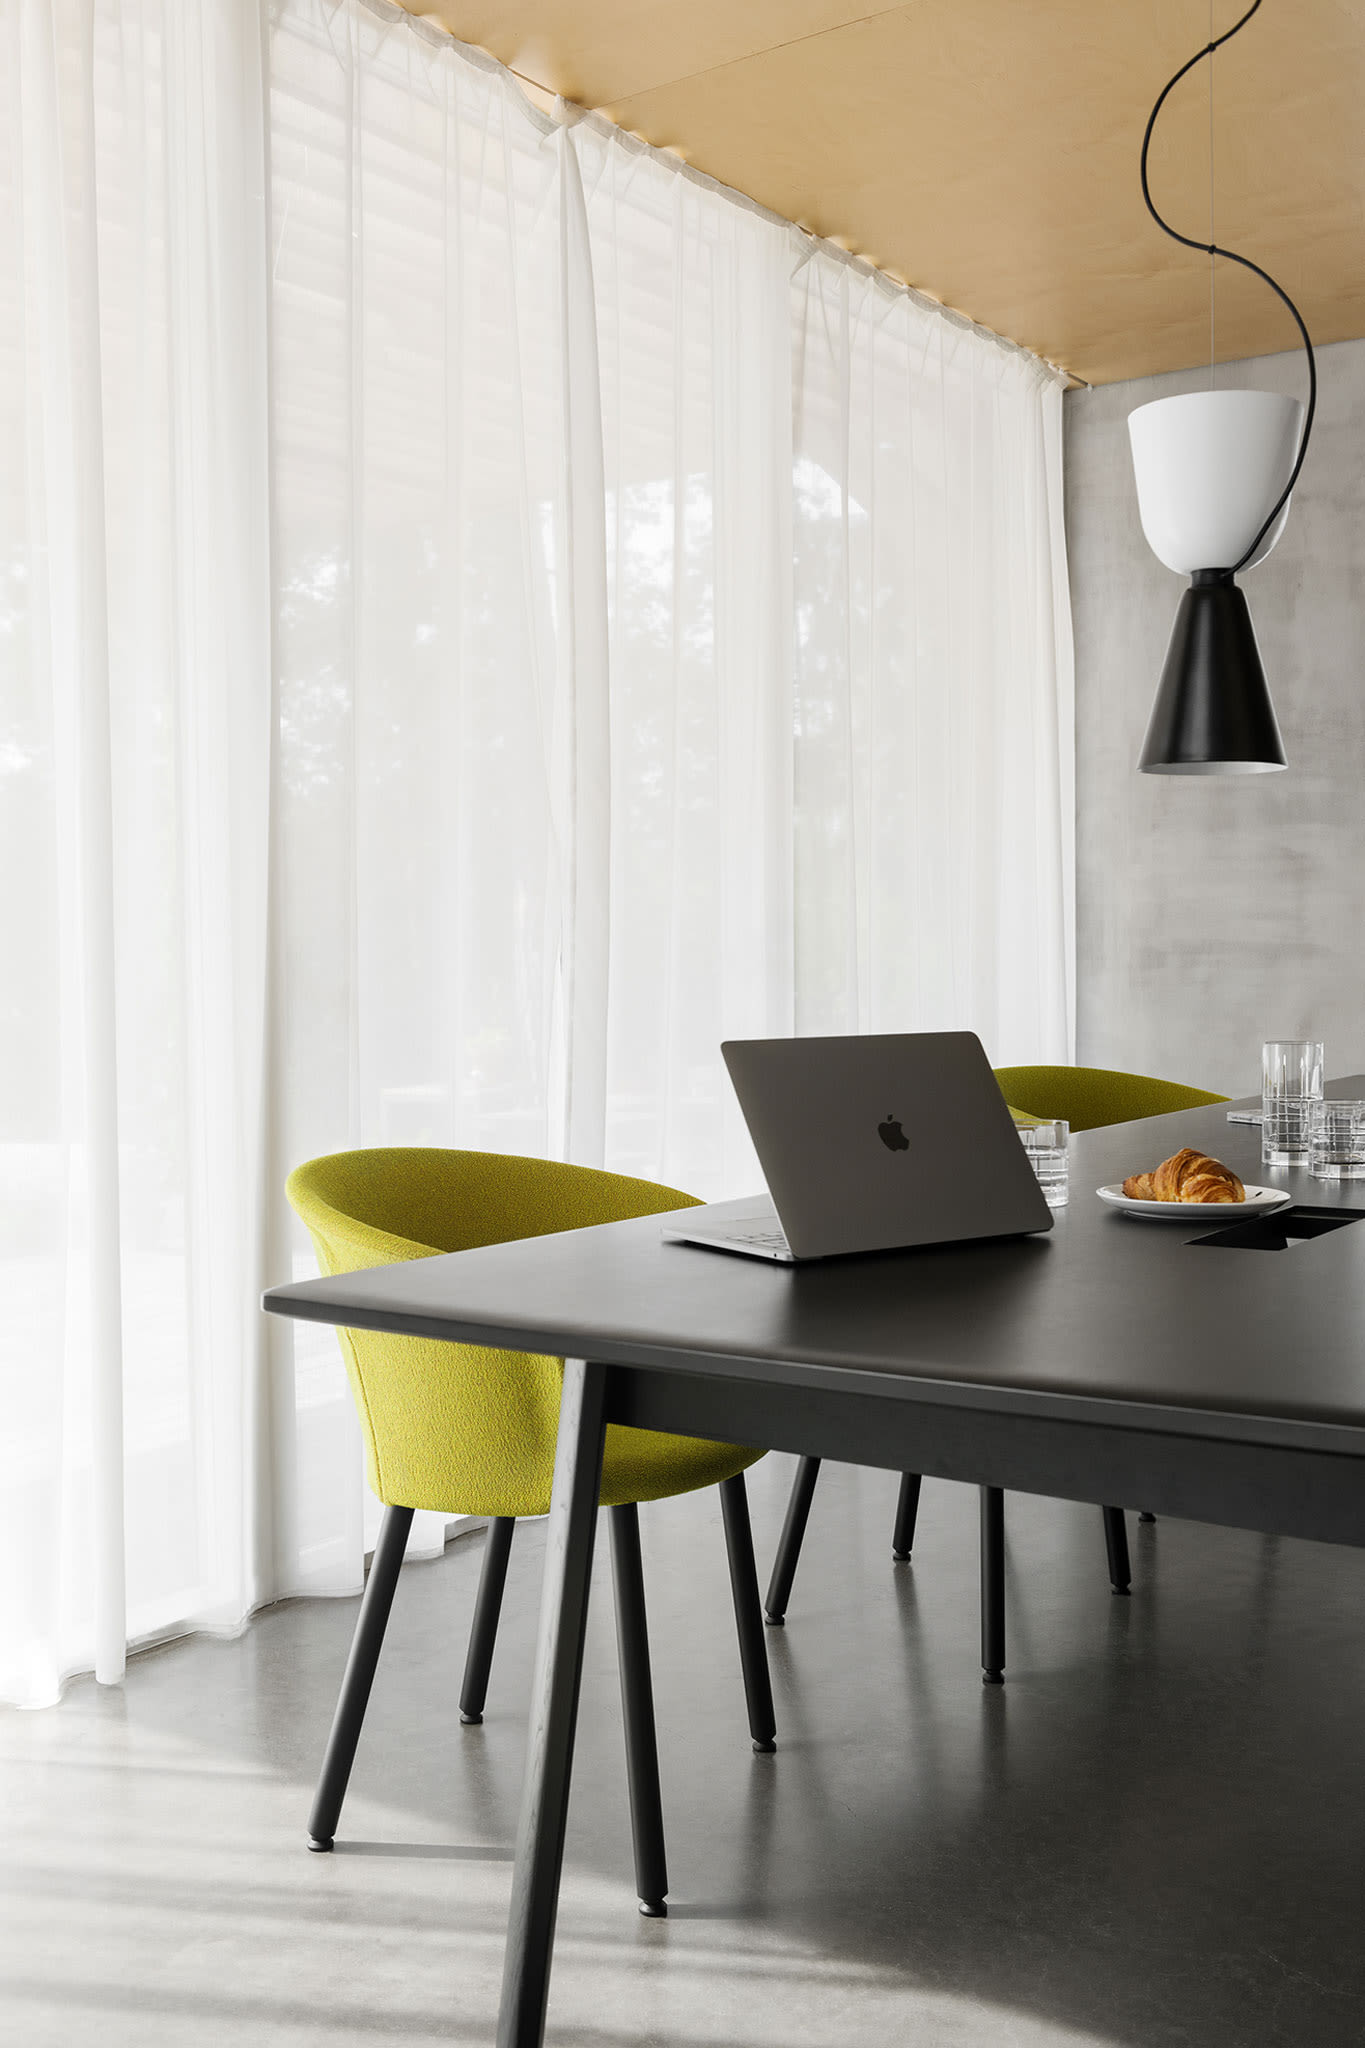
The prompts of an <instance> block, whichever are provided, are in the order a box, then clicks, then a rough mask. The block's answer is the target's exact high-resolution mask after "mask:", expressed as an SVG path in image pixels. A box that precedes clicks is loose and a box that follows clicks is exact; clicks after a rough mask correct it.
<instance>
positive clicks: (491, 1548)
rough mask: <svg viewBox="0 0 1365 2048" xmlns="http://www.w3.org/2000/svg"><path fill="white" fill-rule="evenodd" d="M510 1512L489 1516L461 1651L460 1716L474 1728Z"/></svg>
mask: <svg viewBox="0 0 1365 2048" xmlns="http://www.w3.org/2000/svg"><path fill="white" fill-rule="evenodd" d="M516 1526H517V1524H516V1517H515V1516H514V1515H493V1516H491V1517H490V1518H489V1523H488V1534H487V1535H486V1536H485V1537H484V1544H483V1569H482V1570H481V1571H480V1573H479V1591H478V1595H477V1597H476V1599H475V1601H474V1621H473V1624H472V1626H471V1628H470V1631H469V1648H468V1650H467V1651H466V1652H465V1660H464V1678H463V1680H462V1681H461V1684H460V1719H461V1721H463V1722H464V1724H465V1726H466V1727H467V1728H468V1727H476V1726H477V1725H478V1723H479V1722H480V1721H482V1719H483V1703H484V1701H485V1700H486V1699H487V1697H488V1673H489V1671H490V1669H491V1668H492V1663H493V1645H494V1644H495V1643H496V1642H497V1640H498V1616H499V1615H500V1614H501V1612H502V1589H503V1587H504V1586H505V1585H506V1583H507V1560H508V1557H509V1556H510V1554H511V1550H512V1533H513V1531H514V1530H515V1528H516Z"/></svg>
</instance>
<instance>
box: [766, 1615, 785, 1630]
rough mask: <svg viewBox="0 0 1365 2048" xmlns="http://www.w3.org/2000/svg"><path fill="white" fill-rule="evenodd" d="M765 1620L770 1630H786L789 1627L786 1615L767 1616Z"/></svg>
mask: <svg viewBox="0 0 1365 2048" xmlns="http://www.w3.org/2000/svg"><path fill="white" fill-rule="evenodd" d="M763 1619H764V1620H765V1621H766V1622H767V1624H768V1626H769V1628H785V1627H786V1626H787V1617H786V1615H785V1614H765V1615H764V1617H763Z"/></svg>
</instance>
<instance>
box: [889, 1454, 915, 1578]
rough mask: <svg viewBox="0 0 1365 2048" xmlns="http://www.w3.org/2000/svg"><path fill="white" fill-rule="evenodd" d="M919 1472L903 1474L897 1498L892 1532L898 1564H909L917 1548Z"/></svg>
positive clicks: (892, 1542) (893, 1552) (892, 1543)
mask: <svg viewBox="0 0 1365 2048" xmlns="http://www.w3.org/2000/svg"><path fill="white" fill-rule="evenodd" d="M919 1486H920V1476H919V1473H918V1472H902V1473H901V1490H900V1492H899V1494H898V1495H897V1497H896V1526H895V1528H894V1529H893V1530H892V1532H891V1555H892V1556H893V1557H894V1558H895V1560H896V1563H897V1564H908V1563H909V1562H910V1552H911V1551H912V1550H913V1549H914V1547H915V1521H916V1518H917V1517H918V1515H919Z"/></svg>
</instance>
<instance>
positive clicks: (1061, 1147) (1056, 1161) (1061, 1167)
mask: <svg viewBox="0 0 1365 2048" xmlns="http://www.w3.org/2000/svg"><path fill="white" fill-rule="evenodd" d="M1014 1128H1015V1129H1016V1131H1018V1133H1019V1142H1020V1144H1021V1145H1022V1146H1023V1148H1024V1150H1025V1151H1026V1152H1027V1153H1028V1156H1029V1160H1030V1162H1031V1164H1032V1166H1033V1171H1034V1172H1035V1173H1036V1174H1037V1176H1038V1185H1039V1187H1040V1188H1041V1189H1042V1191H1043V1195H1044V1198H1045V1199H1046V1201H1047V1205H1048V1207H1049V1209H1064V1208H1065V1207H1066V1201H1067V1193H1068V1184H1067V1154H1066V1145H1067V1139H1068V1138H1069V1137H1070V1135H1071V1126H1070V1124H1068V1123H1067V1121H1066V1119H1065V1118H1064V1117H1054V1118H1053V1119H1052V1120H1051V1121H1050V1122H1044V1123H1039V1124H1016V1125H1015V1127H1014Z"/></svg>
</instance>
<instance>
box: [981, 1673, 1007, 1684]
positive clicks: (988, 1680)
mask: <svg viewBox="0 0 1365 2048" xmlns="http://www.w3.org/2000/svg"><path fill="white" fill-rule="evenodd" d="M981 1683H982V1684H983V1685H1003V1684H1004V1683H1005V1674H1004V1672H1003V1671H983V1672H982V1674H981Z"/></svg>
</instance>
